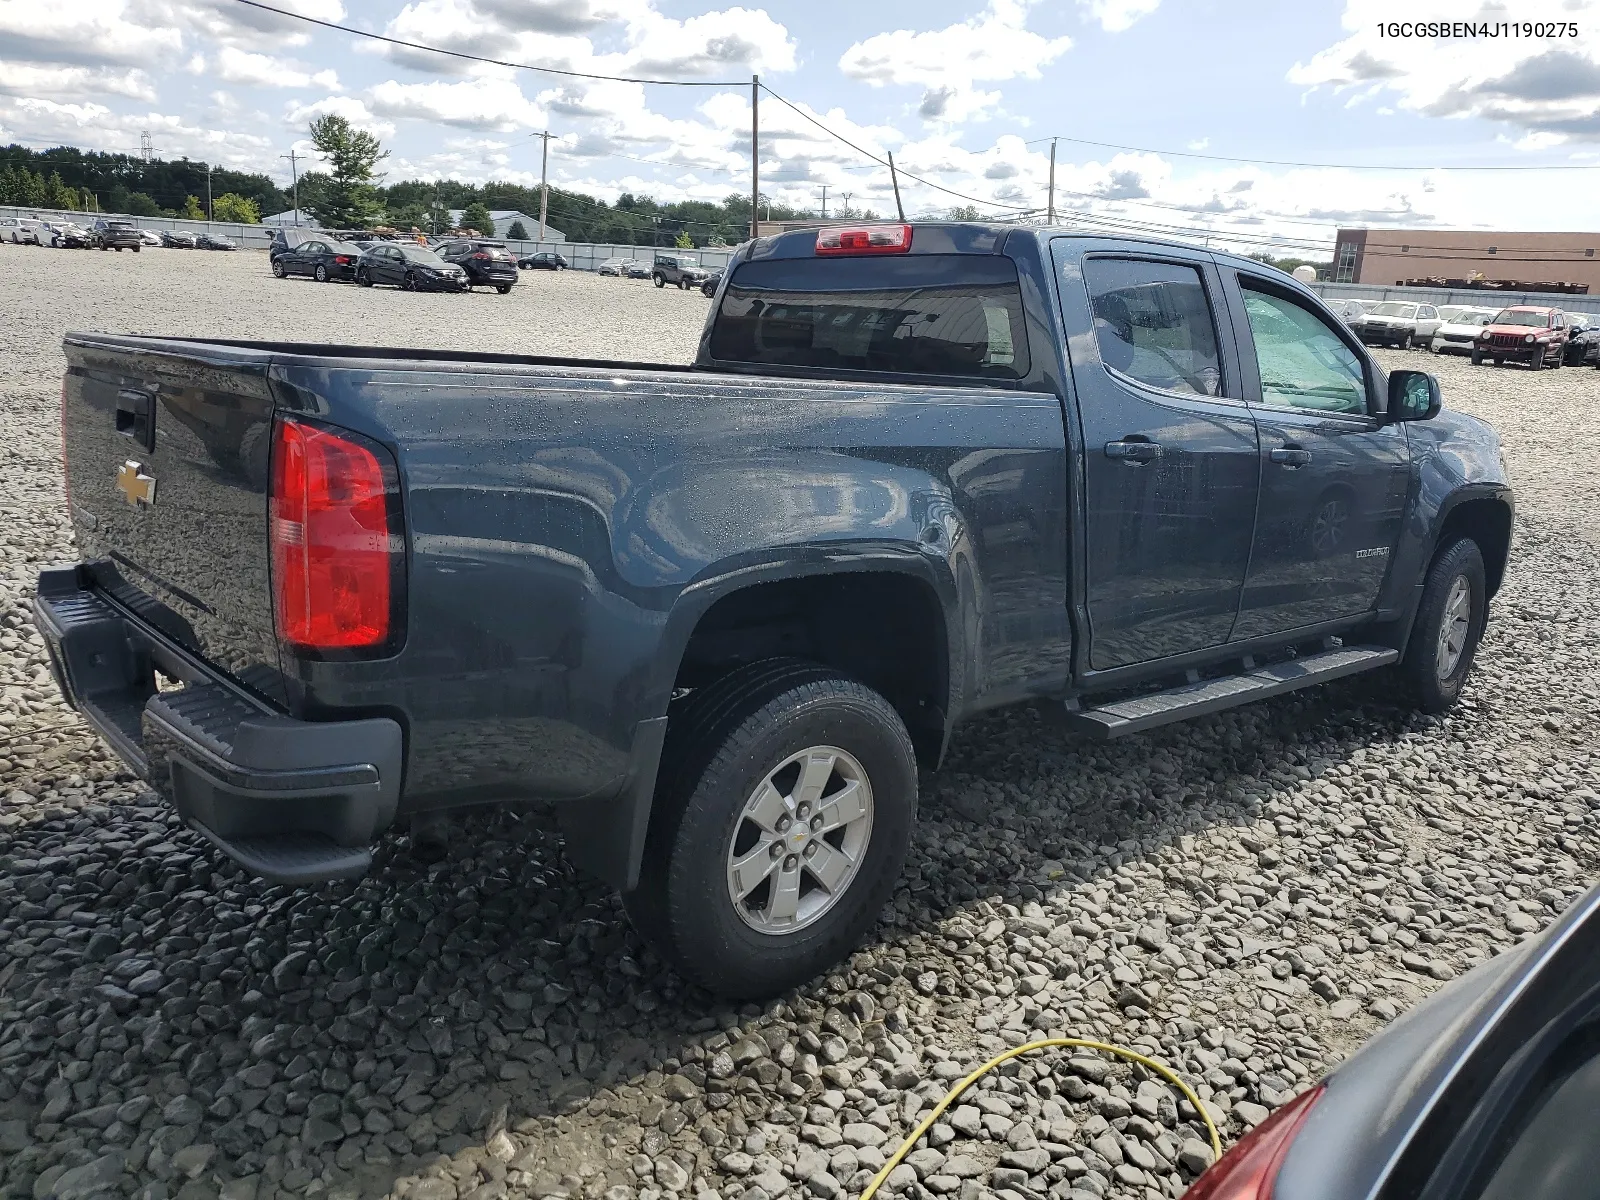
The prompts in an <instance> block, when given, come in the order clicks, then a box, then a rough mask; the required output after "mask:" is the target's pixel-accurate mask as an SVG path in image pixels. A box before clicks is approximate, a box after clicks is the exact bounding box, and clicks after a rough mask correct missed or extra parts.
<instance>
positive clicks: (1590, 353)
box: [1561, 312, 1600, 367]
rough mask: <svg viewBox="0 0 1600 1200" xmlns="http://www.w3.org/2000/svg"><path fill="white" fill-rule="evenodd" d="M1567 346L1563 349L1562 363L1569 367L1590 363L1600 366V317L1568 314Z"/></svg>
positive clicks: (1586, 314)
mask: <svg viewBox="0 0 1600 1200" xmlns="http://www.w3.org/2000/svg"><path fill="white" fill-rule="evenodd" d="M1566 318H1567V344H1566V346H1565V347H1563V349H1562V356H1561V361H1562V362H1564V363H1565V364H1566V365H1567V366H1569V367H1581V366H1585V365H1587V364H1588V363H1591V362H1593V363H1596V365H1600V316H1595V315H1593V314H1591V313H1571V312H1569V313H1567V314H1566Z"/></svg>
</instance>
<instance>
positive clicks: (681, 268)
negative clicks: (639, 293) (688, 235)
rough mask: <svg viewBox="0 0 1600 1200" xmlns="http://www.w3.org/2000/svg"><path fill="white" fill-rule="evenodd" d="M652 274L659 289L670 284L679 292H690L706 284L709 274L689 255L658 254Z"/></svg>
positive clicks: (651, 269) (652, 265)
mask: <svg viewBox="0 0 1600 1200" xmlns="http://www.w3.org/2000/svg"><path fill="white" fill-rule="evenodd" d="M650 274H651V277H652V278H653V279H654V280H655V281H656V286H657V287H666V286H667V284H669V283H670V284H673V285H675V286H676V287H677V289H678V290H679V291H688V290H689V289H690V288H692V287H699V286H700V285H701V284H702V283H704V282H705V281H706V276H707V275H708V274H709V272H708V271H707V270H706V269H705V268H704V267H702V266H701V265H700V264H699V263H697V262H696V261H695V260H694V259H693V258H691V257H690V256H689V255H687V254H658V255H656V261H655V262H654V263H653V264H651V268H650Z"/></svg>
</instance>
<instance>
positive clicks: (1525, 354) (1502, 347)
mask: <svg viewBox="0 0 1600 1200" xmlns="http://www.w3.org/2000/svg"><path fill="white" fill-rule="evenodd" d="M1566 350H1567V318H1566V314H1565V313H1563V312H1562V311H1561V310H1560V309H1559V308H1551V307H1548V306H1544V305H1532V304H1515V305H1512V306H1511V307H1510V308H1502V309H1501V310H1500V311H1499V312H1497V313H1496V314H1495V315H1494V318H1493V319H1492V320H1491V321H1490V322H1489V323H1488V324H1487V325H1485V326H1484V327H1483V328H1482V329H1480V330H1478V339H1477V341H1476V342H1475V343H1474V344H1473V347H1472V363H1473V365H1474V366H1477V365H1478V364H1479V363H1481V362H1483V361H1484V359H1489V360H1490V361H1492V362H1493V363H1494V365H1495V366H1497V367H1498V366H1502V365H1504V364H1505V363H1508V362H1520V363H1526V364H1527V365H1528V366H1530V367H1532V368H1533V369H1534V370H1535V371H1540V370H1543V369H1544V368H1545V367H1559V366H1560V365H1561V362H1562V359H1563V357H1564V356H1565V354H1566Z"/></svg>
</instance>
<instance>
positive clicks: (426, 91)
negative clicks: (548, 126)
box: [367, 77, 545, 130]
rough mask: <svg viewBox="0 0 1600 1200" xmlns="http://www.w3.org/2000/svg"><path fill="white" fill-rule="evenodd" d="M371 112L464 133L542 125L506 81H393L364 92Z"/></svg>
mask: <svg viewBox="0 0 1600 1200" xmlns="http://www.w3.org/2000/svg"><path fill="white" fill-rule="evenodd" d="M367 100H368V103H369V104H370V105H371V108H372V111H373V112H374V113H376V114H377V115H379V116H382V117H397V118H401V117H404V118H411V119H413V120H421V121H436V122H438V123H439V124H441V125H457V126H461V127H463V128H466V129H497V130H509V129H517V128H522V127H527V128H536V127H540V126H542V125H543V124H544V121H545V115H544V113H543V111H542V110H541V109H540V108H539V107H538V106H536V105H535V104H533V103H532V102H531V101H529V99H528V98H527V97H526V96H524V95H523V94H522V89H520V88H519V87H518V86H517V85H516V84H515V83H514V82H512V81H511V80H509V79H492V78H484V77H480V78H477V79H469V80H463V81H462V82H460V83H445V82H443V81H439V80H434V81H431V82H428V83H399V82H396V81H395V80H393V79H390V80H386V81H385V82H383V83H380V84H378V85H376V86H375V87H372V88H370V89H368V91H367Z"/></svg>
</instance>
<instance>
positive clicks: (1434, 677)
mask: <svg viewBox="0 0 1600 1200" xmlns="http://www.w3.org/2000/svg"><path fill="white" fill-rule="evenodd" d="M1488 601H1489V588H1488V583H1487V579H1486V576H1485V573H1484V569H1483V552H1482V551H1481V550H1479V549H1478V543H1477V542H1475V541H1473V540H1472V539H1471V538H1458V539H1457V540H1456V541H1454V542H1452V543H1450V544H1449V545H1448V546H1446V547H1444V548H1443V549H1441V550H1440V551H1439V553H1438V554H1437V555H1436V556H1435V557H1434V560H1433V565H1432V566H1431V567H1429V568H1428V575H1427V579H1426V581H1425V582H1424V584H1423V587H1422V603H1421V604H1419V605H1418V606H1417V620H1416V624H1414V625H1413V626H1412V627H1411V639H1410V641H1408V642H1407V643H1406V656H1405V658H1404V659H1402V660H1401V663H1400V670H1401V672H1402V673H1403V674H1404V676H1405V677H1406V682H1407V684H1408V686H1409V690H1410V691H1411V693H1412V697H1413V699H1415V701H1416V703H1417V706H1418V707H1419V708H1421V709H1422V711H1423V712H1430V713H1442V712H1444V711H1445V710H1446V709H1449V708H1451V707H1452V706H1454V704H1455V702H1456V700H1457V699H1459V698H1460V696H1461V688H1462V685H1463V684H1465V683H1466V680H1467V674H1468V672H1470V671H1471V670H1472V660H1473V658H1474V656H1475V655H1476V654H1477V652H1478V642H1479V640H1480V639H1481V638H1482V637H1483V626H1484V620H1485V618H1486V617H1487V615H1488Z"/></svg>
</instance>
